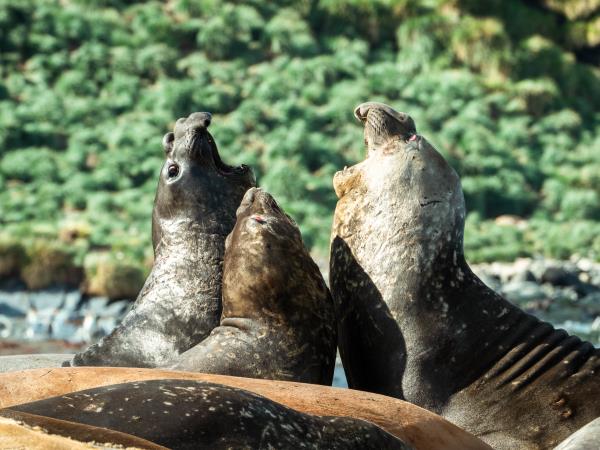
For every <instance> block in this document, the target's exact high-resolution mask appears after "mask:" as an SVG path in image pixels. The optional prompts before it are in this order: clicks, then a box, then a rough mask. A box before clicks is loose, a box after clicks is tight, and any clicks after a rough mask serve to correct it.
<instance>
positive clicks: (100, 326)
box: [95, 316, 119, 337]
mask: <svg viewBox="0 0 600 450" xmlns="http://www.w3.org/2000/svg"><path fill="white" fill-rule="evenodd" d="M118 324H119V322H118V321H117V319H116V318H115V317H108V316H106V317H100V318H99V319H98V320H97V322H96V327H97V329H96V331H95V333H96V335H97V336H98V337H103V336H106V335H107V334H110V332H111V331H112V330H114V329H115V327H116V326H117V325H118Z"/></svg>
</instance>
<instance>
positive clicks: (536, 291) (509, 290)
mask: <svg viewBox="0 0 600 450" xmlns="http://www.w3.org/2000/svg"><path fill="white" fill-rule="evenodd" d="M500 292H501V293H502V294H503V295H505V296H506V298H507V299H508V300H511V301H513V302H521V301H528V300H542V299H544V298H546V293H545V292H544V290H543V289H542V288H541V287H540V286H539V285H538V284H536V283H533V282H531V281H518V282H512V283H508V284H505V285H504V286H502V288H501V290H500Z"/></svg>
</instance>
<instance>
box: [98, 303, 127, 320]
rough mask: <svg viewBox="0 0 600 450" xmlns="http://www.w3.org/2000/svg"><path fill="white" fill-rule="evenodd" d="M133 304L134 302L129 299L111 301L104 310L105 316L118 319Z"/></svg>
mask: <svg viewBox="0 0 600 450" xmlns="http://www.w3.org/2000/svg"><path fill="white" fill-rule="evenodd" d="M132 305H133V302H130V301H128V300H119V301H116V302H112V303H109V304H108V305H107V306H106V307H105V308H104V310H103V311H102V315H103V316H109V317H113V318H117V319H121V317H122V316H123V315H124V314H125V312H126V311H128V309H129V308H130V307H131V306H132Z"/></svg>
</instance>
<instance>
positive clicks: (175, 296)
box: [71, 113, 255, 367]
mask: <svg viewBox="0 0 600 450" xmlns="http://www.w3.org/2000/svg"><path fill="white" fill-rule="evenodd" d="M210 120H211V116H210V114H209V113H194V114H191V115H190V116H189V117H188V118H187V119H183V118H182V119H179V120H178V121H177V123H176V124H175V132H174V133H168V134H167V135H165V137H164V139H163V146H164V150H165V154H166V161H165V163H164V165H163V168H162V170H161V172H160V177H159V182H158V189H157V192H156V198H155V201H154V210H153V213H152V237H153V243H154V249H155V261H154V266H153V268H152V272H151V273H150V275H149V276H148V279H147V280H146V283H145V284H144V287H143V288H142V290H141V292H140V294H139V296H138V298H137V300H136V302H135V305H134V307H133V309H132V310H131V311H130V312H129V314H127V315H126V316H125V318H124V319H123V321H122V322H121V324H120V325H119V326H118V327H117V328H116V329H115V330H114V331H113V332H112V333H111V334H110V335H108V336H106V337H105V338H103V339H102V340H101V341H100V342H98V343H96V344H94V345H92V346H91V347H89V348H88V349H87V350H85V351H83V352H81V353H78V354H77V355H75V357H74V358H73V359H72V360H71V365H73V366H130V367H155V366H159V365H165V364H167V363H168V362H169V361H170V360H172V359H173V358H174V357H176V356H177V355H179V354H180V353H183V352H184V351H186V350H188V349H190V348H191V347H193V346H194V345H196V344H197V343H198V342H200V341H202V340H203V339H204V338H206V337H207V336H208V335H209V333H210V332H211V331H212V329H213V328H215V327H216V326H217V325H218V324H219V316H220V313H221V277H222V261H223V253H224V247H225V238H226V236H227V234H228V233H229V232H230V231H231V230H232V228H233V225H234V224H235V210H236V208H237V206H238V205H239V203H240V200H241V199H242V197H243V195H244V192H246V191H247V190H248V188H250V187H251V186H253V185H254V184H255V182H254V175H253V174H252V171H251V170H250V169H249V168H248V167H246V166H240V167H230V166H228V165H226V164H224V163H223V162H222V161H221V158H220V157H219V153H218V151H217V146H216V144H215V142H214V140H213V138H212V136H211V135H210V133H209V132H208V130H207V127H208V125H209V124H210Z"/></svg>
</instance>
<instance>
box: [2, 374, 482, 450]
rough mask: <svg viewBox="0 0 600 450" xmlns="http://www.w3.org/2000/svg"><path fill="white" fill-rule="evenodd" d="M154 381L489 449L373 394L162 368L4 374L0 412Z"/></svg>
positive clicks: (427, 446)
mask: <svg viewBox="0 0 600 450" xmlns="http://www.w3.org/2000/svg"><path fill="white" fill-rule="evenodd" d="M154 379H183V380H196V381H206V382H211V383H218V384H224V385H227V386H232V387H237V388H240V389H245V390H247V391H250V392H254V393H256V394H258V395H261V396H263V397H267V398H269V399H271V400H273V401H275V402H277V403H281V404H283V405H285V406H287V407H289V408H292V409H295V410H297V411H300V412H303V413H306V414H311V415H318V416H345V417H354V418H357V419H361V420H366V421H369V422H372V423H374V424H376V425H378V426H379V427H381V428H383V429H384V430H386V431H387V432H388V433H390V434H393V435H394V436H396V437H398V438H399V439H400V440H402V441H404V442H406V443H408V444H410V445H412V446H413V447H415V448H416V449H418V450H490V448H491V447H489V446H488V445H487V444H485V443H484V442H483V441H481V440H480V439H477V438H476V437H475V436H473V435H471V434H469V433H467V432H466V431H464V430H462V429H460V428H458V427H457V426H456V425H453V424H451V423H450V422H448V421H447V420H444V419H443V418H441V417H440V416H438V415H436V414H434V413H432V412H429V411H427V410H425V409H423V408H420V407H418V406H415V405H413V404H411V403H408V402H405V401H402V400H398V399H395V398H391V397H386V396H383V395H379V394H374V393H371V392H362V391H355V390H352V389H340V388H332V387H329V386H320V385H315V384H305V383H295V382H288V381H272V380H260V379H254V378H240V377H231V376H226V375H212V374H203V373H194V372H181V371H172V370H162V369H140V368H126V367H74V368H73V367H69V368H59V369H50V370H48V369H35V370H26V371H22V372H11V373H6V374H0V408H10V407H13V406H15V405H18V404H21V403H29V402H33V401H37V400H42V399H45V398H48V397H55V396H61V395H65V394H68V393H71V392H75V391H81V390H85V389H90V388H93V387H99V386H109V385H113V384H118V383H127V382H132V381H144V380H154Z"/></svg>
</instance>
